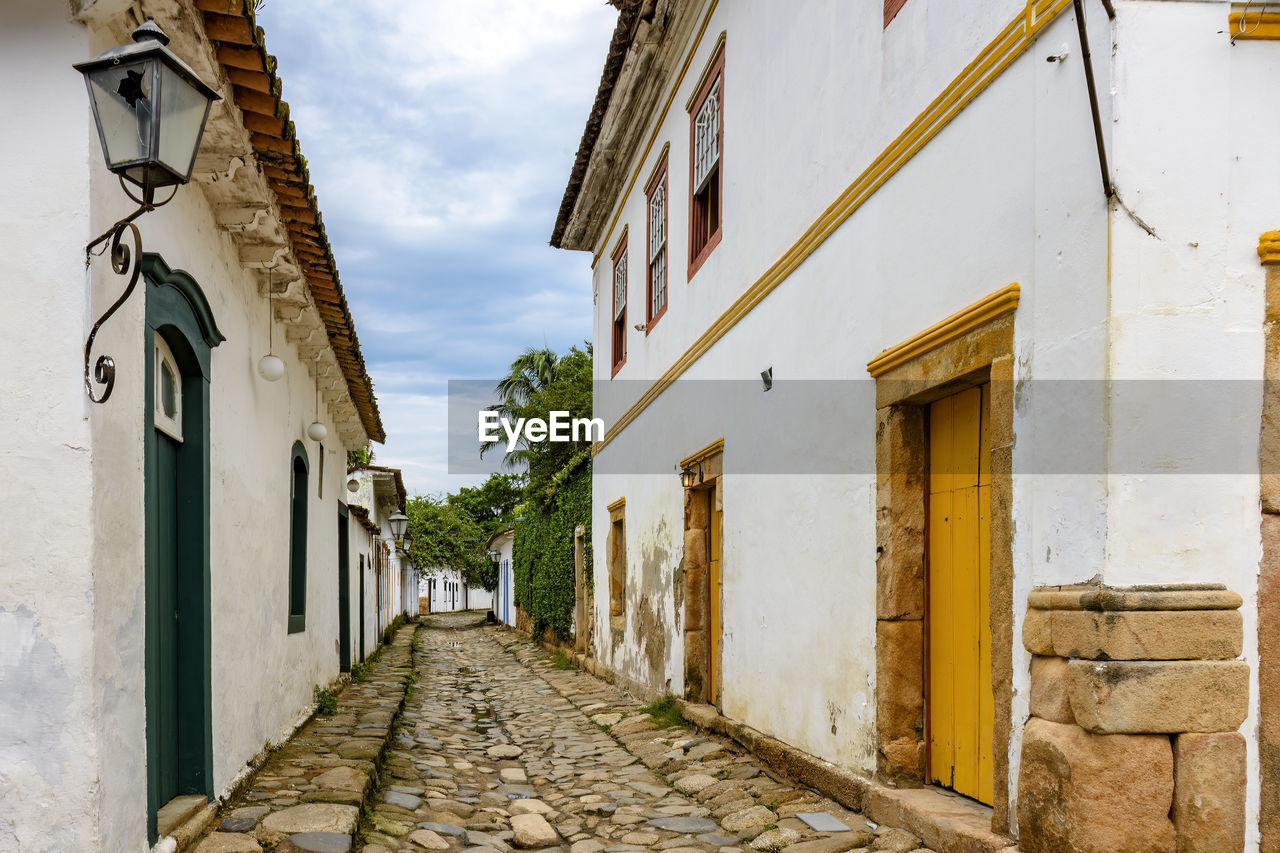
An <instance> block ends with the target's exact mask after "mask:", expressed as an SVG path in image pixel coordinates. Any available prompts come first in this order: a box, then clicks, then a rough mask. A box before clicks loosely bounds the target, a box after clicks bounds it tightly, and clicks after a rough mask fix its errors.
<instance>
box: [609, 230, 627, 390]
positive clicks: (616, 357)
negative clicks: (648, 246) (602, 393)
mask: <svg viewBox="0 0 1280 853" xmlns="http://www.w3.org/2000/svg"><path fill="white" fill-rule="evenodd" d="M611 352H612V357H611V363H612V365H613V371H612V373H617V372H618V370H619V369H620V368H621V367H622V365H624V364H626V361H627V235H626V234H623V235H622V240H621V241H620V242H619V243H618V248H617V249H615V250H614V253H613V347H612V351H611ZM612 373H611V374H610V375H612Z"/></svg>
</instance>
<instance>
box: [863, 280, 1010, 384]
mask: <svg viewBox="0 0 1280 853" xmlns="http://www.w3.org/2000/svg"><path fill="white" fill-rule="evenodd" d="M1020 294H1021V288H1020V287H1018V284H1017V282H1014V283H1013V284H1011V285H1009V286H1008V287H1002V288H1001V289H1000V290H997V291H996V292H995V293H992V294H989V295H987V296H984V297H982V298H981V299H979V300H978V301H977V302H975V303H973V304H972V305H969V306H966V307H964V308H961V309H960V310H959V311H957V312H956V313H954V314H952V315H951V316H950V317H948V318H947V319H945V320H942V321H940V322H937V323H934V324H933V325H932V326H930V327H929V328H927V329H925V330H924V331H923V332H920V333H919V334H916V335H913V336H911V337H910V338H907V339H906V340H905V341H903V342H902V343H900V344H897V345H895V346H891V347H889V348H888V349H887V350H885V351H884V352H882V353H880V354H879V355H878V356H876V357H875V358H873V359H871V361H868V362H867V372H868V373H870V374H871V375H872V376H880V375H881V374H883V373H886V372H887V371H889V370H892V369H893V368H895V367H897V366H898V365H900V364H902V363H904V362H907V361H910V360H911V359H913V358H915V357H916V356H918V355H921V354H923V353H926V352H928V351H929V350H931V349H937V348H938V347H940V346H942V345H943V344H945V343H946V342H947V341H953V340H955V339H956V338H958V337H960V336H962V335H965V334H967V333H969V332H971V331H973V330H974V329H976V328H978V327H979V326H981V325H982V324H983V323H986V322H988V321H990V320H994V319H995V318H996V317H1000V316H1002V315H1004V314H1008V313H1010V312H1011V311H1013V310H1015V309H1016V308H1017V307H1018V297H1019V295H1020Z"/></svg>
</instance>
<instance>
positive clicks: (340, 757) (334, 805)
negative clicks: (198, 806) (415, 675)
mask: <svg viewBox="0 0 1280 853" xmlns="http://www.w3.org/2000/svg"><path fill="white" fill-rule="evenodd" d="M418 627H419V625H418V624H417V623H414V622H410V623H409V624H408V625H406V626H405V627H403V628H401V629H400V630H399V631H398V632H397V634H396V636H395V637H394V638H393V639H392V640H391V642H390V643H387V644H385V645H382V646H381V647H380V648H379V649H378V651H377V652H376V655H377V657H376V659H374V660H371V661H370V664H371V665H370V667H369V672H368V675H367V676H366V677H365V678H364V679H363V680H362V681H360V682H353V681H349V680H348V683H347V684H346V686H345V688H344V689H343V690H342V692H341V693H340V695H339V696H338V709H337V712H336V713H335V714H333V715H330V716H327V717H325V716H320V715H319V714H318V713H313V714H312V715H311V716H309V717H308V718H307V720H305V721H304V722H303V723H302V725H300V726H299V727H298V728H297V729H296V730H295V732H294V734H293V735H292V736H291V737H290V738H289V739H287V740H286V741H284V742H283V743H281V744H280V745H279V746H277V747H275V748H274V749H272V750H270V751H268V752H265V753H260V756H264V759H265V760H262V761H261V764H260V766H258V767H256V768H255V767H254V766H253V765H255V764H258V758H259V756H255V759H254V760H253V761H251V762H250V769H251V772H250V773H249V774H247V775H246V776H244V777H243V778H242V779H241V780H238V781H237V784H235V785H234V786H233V792H232V793H229V794H228V795H227V796H225V797H223V798H222V799H221V801H220V803H210V804H209V805H207V806H206V807H205V808H204V809H202V810H201V811H200V812H199V813H198V814H197V816H196V817H197V818H199V817H201V816H204V815H205V813H206V812H207V813H208V814H207V818H206V819H205V822H204V824H203V825H202V826H201V827H200V828H199V829H197V830H196V831H195V833H194V835H192V836H189V837H188V838H186V839H178V841H179V844H178V846H177V848H176V850H177V853H182V851H184V850H190V851H193V853H260V852H261V851H263V850H264V849H265V850H276V851H280V853H283V851H286V850H287V851H290V853H299V851H302V853H305V851H308V850H311V849H312V846H313V845H314V844H320V845H321V847H320V848H317V849H324V850H330V849H338V848H337V847H335V846H334V845H335V843H340V839H341V840H345V842H346V845H347V846H346V848H345V849H348V850H349V849H354V841H355V833H356V830H357V828H358V823H359V815H360V811H361V810H362V809H363V808H364V806H365V805H366V803H367V802H368V800H369V798H370V797H371V796H372V793H373V792H374V791H375V790H376V788H377V780H378V776H379V774H380V771H381V769H382V766H383V763H384V761H385V758H386V754H387V748H388V745H389V744H390V742H391V739H392V737H393V729H394V723H395V720H396V719H398V718H399V716H400V714H401V713H402V712H403V710H404V704H405V698H406V696H407V693H408V688H409V679H408V676H407V675H405V674H404V673H406V672H412V671H414V658H415V650H416V637H417V630H418ZM246 813H253V814H246ZM215 816H216V818H217V820H216V821H215V820H214V817H215ZM195 819H196V818H193V819H192V820H193V821H194V820H195ZM211 823H212V824H213V826H212V828H210V824H211ZM184 840H185V841H186V843H185V844H184V843H183V841H184ZM192 842H198V843H195V844H193V843H192ZM325 845H329V846H325Z"/></svg>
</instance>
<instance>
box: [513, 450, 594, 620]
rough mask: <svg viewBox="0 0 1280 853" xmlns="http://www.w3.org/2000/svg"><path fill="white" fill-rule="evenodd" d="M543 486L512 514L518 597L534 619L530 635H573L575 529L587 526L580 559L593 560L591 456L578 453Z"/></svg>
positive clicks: (516, 591)
mask: <svg viewBox="0 0 1280 853" xmlns="http://www.w3.org/2000/svg"><path fill="white" fill-rule="evenodd" d="M548 480H555V482H554V485H553V487H552V488H550V489H549V490H547V491H546V493H545V500H543V501H529V502H527V503H526V504H525V505H524V507H523V509H522V512H523V516H522V517H521V518H519V519H517V520H516V524H515V530H516V534H515V546H514V553H513V555H512V568H513V570H514V575H515V598H516V603H517V604H519V605H520V606H521V607H523V608H524V609H525V610H526V611H527V612H528V613H529V616H530V618H531V619H532V621H533V632H534V636H542V633H543V631H545V630H546V629H547V628H550V629H551V630H552V631H553V632H554V633H555V634H556V635H557V636H559V637H562V638H565V639H568V637H569V636H570V635H571V634H570V632H571V625H572V623H573V605H574V577H573V568H574V567H573V530H574V528H575V527H577V526H578V525H579V524H581V525H582V526H583V527H584V528H585V529H586V536H585V540H586V541H585V554H584V559H585V562H586V565H587V566H590V565H591V459H590V454H589V452H582V453H579V454H578V455H577V456H575V457H574V458H573V459H572V460H571V464H570V465H569V466H566V473H565V474H564V476H563V477H561V478H559V479H555V478H548Z"/></svg>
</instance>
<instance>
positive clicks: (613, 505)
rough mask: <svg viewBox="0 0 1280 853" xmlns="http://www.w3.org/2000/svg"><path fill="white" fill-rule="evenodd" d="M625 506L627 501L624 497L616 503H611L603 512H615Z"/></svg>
mask: <svg viewBox="0 0 1280 853" xmlns="http://www.w3.org/2000/svg"><path fill="white" fill-rule="evenodd" d="M626 505H627V499H626V498H625V497H622V498H618V499H617V500H616V501H614V502H613V503H611V504H609V505H608V506H607V507H605V511H606V512H616V511H617V510H620V509H622V508H623V507H624V506H626Z"/></svg>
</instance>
